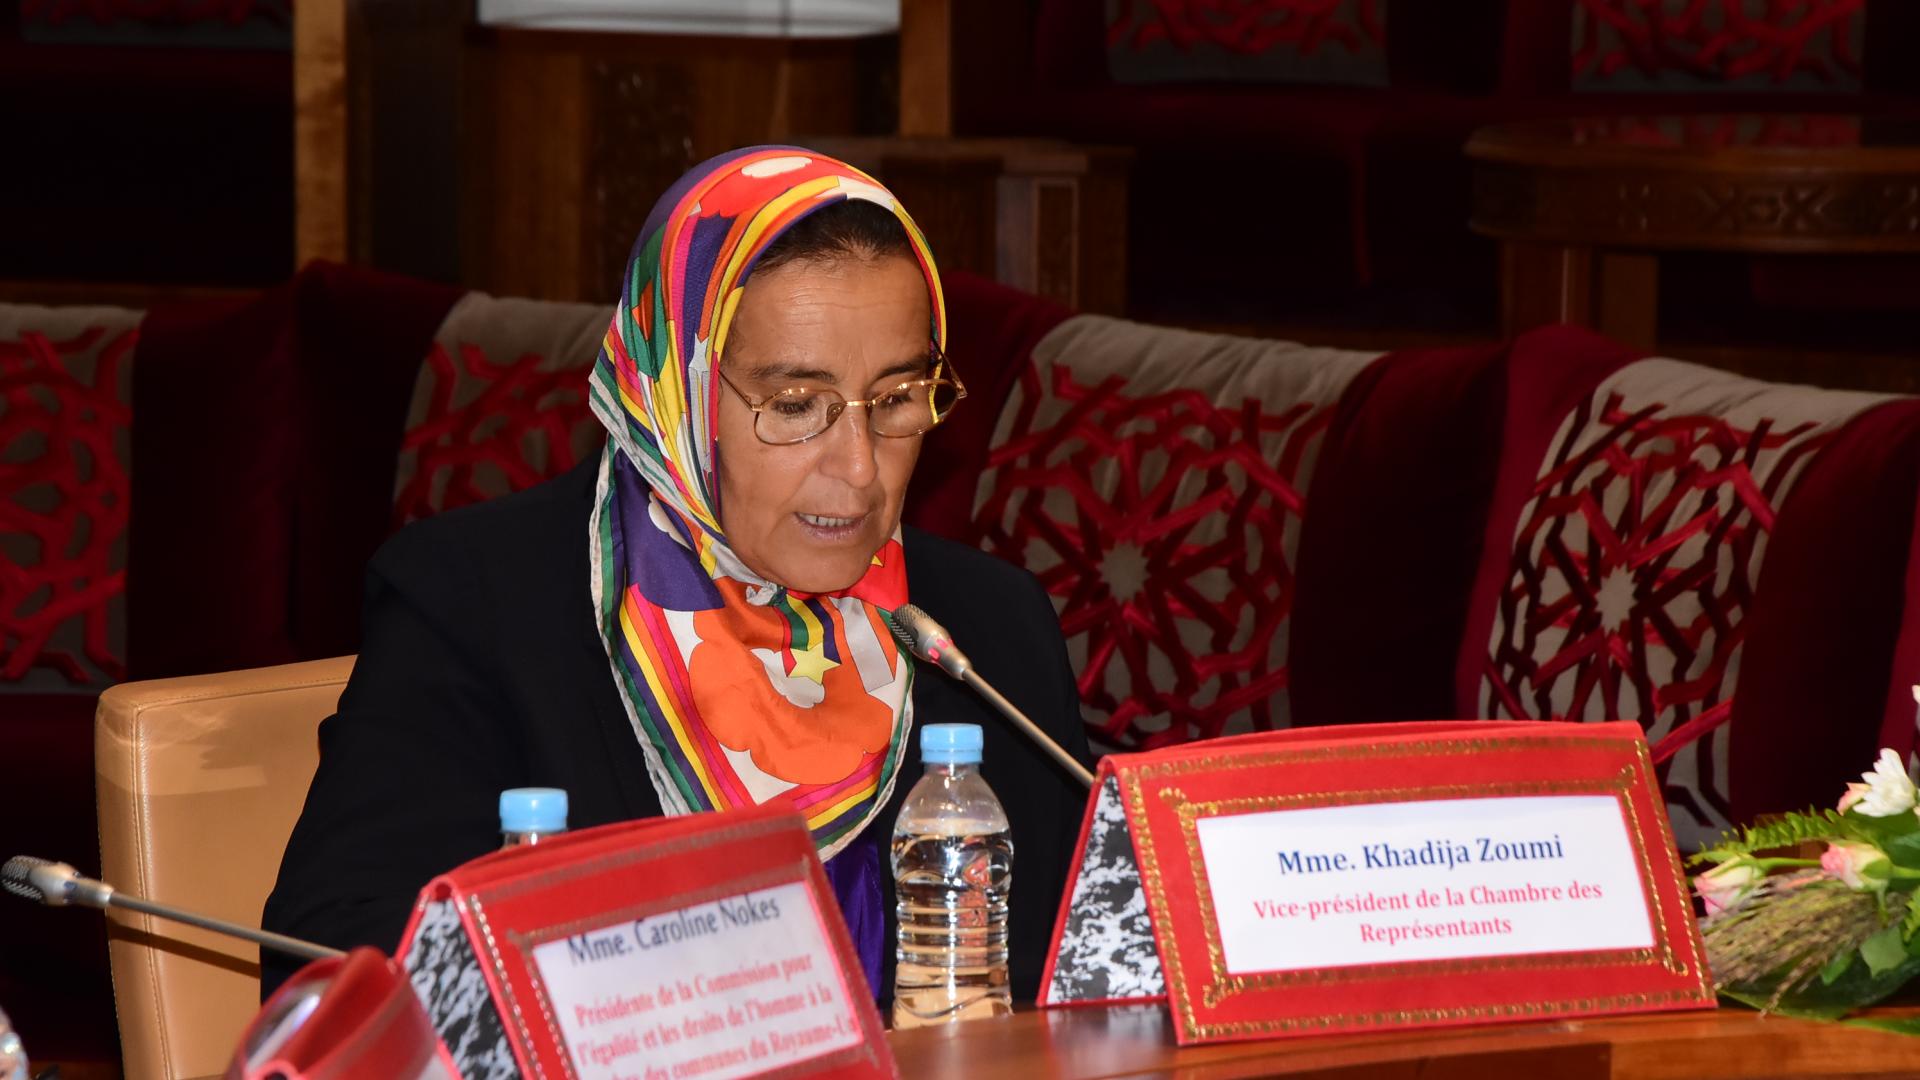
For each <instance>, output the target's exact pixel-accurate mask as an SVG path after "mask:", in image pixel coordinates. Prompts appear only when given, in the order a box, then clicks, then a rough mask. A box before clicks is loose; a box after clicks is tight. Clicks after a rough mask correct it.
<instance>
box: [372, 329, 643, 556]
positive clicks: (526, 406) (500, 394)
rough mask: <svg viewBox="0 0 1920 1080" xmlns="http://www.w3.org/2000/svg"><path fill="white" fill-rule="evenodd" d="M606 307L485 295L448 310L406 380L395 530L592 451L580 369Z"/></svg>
mask: <svg viewBox="0 0 1920 1080" xmlns="http://www.w3.org/2000/svg"><path fill="white" fill-rule="evenodd" d="M607 310H608V309H607V308H606V306H605V305H602V304H561V303H551V302H547V301H540V300H514V299H496V298H494V297H491V296H487V295H485V294H483V293H469V294H468V295H467V296H465V297H463V298H462V299H461V300H460V301H459V302H458V303H456V304H455V305H454V306H453V309H452V310H451V311H449V312H448V313H447V317H446V320H445V321H444V322H442V323H441V325H440V330H439V332H438V333H437V334H435V335H434V342H433V348H432V351H431V352H429V354H428V355H427V358H426V359H425V360H424V361H423V362H422V363H421V366H420V375H419V380H418V382H417V383H416V384H415V387H414V395H413V405H412V407H411V409H410V410H409V411H408V414H407V426H406V434H405V435H404V436H403V437H402V439H401V444H400V459H399V462H398V465H397V468H396V475H395V480H394V501H393V513H394V523H395V524H396V525H401V524H405V523H406V522H409V521H415V520H418V519H420V518H424V517H430V516H432V515H433V514H437V513H439V512H441V511H443V510H451V509H454V508H455V507H459V506H466V505H468V504H470V503H477V502H484V501H486V500H488V499H491V498H494V497H495V496H498V495H505V494H507V493H509V492H513V491H520V490H522V489H524V488H528V487H532V486H533V485H534V484H537V483H539V482H540V481H542V480H546V479H549V478H551V477H555V476H558V475H560V474H561V473H564V472H566V471H567V470H568V469H570V468H572V467H573V466H574V465H575V464H577V463H578V462H579V461H580V459H581V458H582V457H583V456H585V455H587V454H592V453H596V452H598V450H599V448H600V445H601V440H602V433H601V428H600V423H599V421H597V420H595V419H594V418H593V416H592V414H591V413H590V412H589V411H588V409H587V373H588V372H589V371H590V370H592V368H593V363H594V360H595V358H596V357H597V356H598V355H599V351H600V338H601V335H602V334H604V333H605V331H606V327H607V318H608V314H607Z"/></svg>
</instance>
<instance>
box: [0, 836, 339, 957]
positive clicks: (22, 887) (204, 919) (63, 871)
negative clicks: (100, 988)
mask: <svg viewBox="0 0 1920 1080" xmlns="http://www.w3.org/2000/svg"><path fill="white" fill-rule="evenodd" d="M0 889H5V890H6V891H7V892H10V893H12V894H13V895H15V896H18V897H21V898H22V899H25V900H32V901H34V902H36V903H41V904H45V905H47V906H48V907H66V906H67V905H69V904H81V905H84V906H86V907H94V908H99V909H100V910H102V911H105V910H106V909H107V908H109V907H117V908H126V909H128V910H130V911H139V912H144V913H146V914H148V915H157V916H159V917H160V918H162V919H171V920H173V921H174V922H183V923H186V924H187V925H188V926H198V927H200V928H201V929H203V930H211V931H213V932H214V933H216V934H225V935H227V936H228V937H237V938H240V939H242V940H244V941H251V942H253V943H254V944H256V945H264V946H266V947H267V948H269V949H273V950H275V951H277V952H283V953H286V954H287V955H289V956H297V957H299V958H301V959H302V960H324V959H326V958H327V957H330V956H345V955H346V953H343V952H341V951H340V950H339V949H329V948H327V947H326V946H325V945H315V944H314V943H313V942H311V941H301V940H300V939H299V938H290V937H287V936H286V935H284V934H275V933H270V932H268V931H266V930H255V929H254V928H252V927H250V926H241V925H239V924H238V923H230V922H228V921H226V920H225V919H216V918H213V917H212V916H210V915H199V914H195V913H194V912H191V911H183V910H181V909H180V908H177V907H172V906H170V905H167V904H161V903H156V902H154V901H152V900H143V899H141V898H140V897H138V896H134V895H132V894H131V893H124V892H121V891H120V890H118V889H115V888H114V887H113V886H111V885H109V884H107V883H106V882H104V881H95V880H94V879H92V878H89V877H81V876H80V874H79V872H78V871H76V870H75V869H74V868H73V867H71V866H68V865H67V864H66V863H58V862H48V861H47V860H46V859H36V858H34V857H33V856H31V855H15V856H14V857H13V858H11V859H8V860H7V861H6V864H5V865H0Z"/></svg>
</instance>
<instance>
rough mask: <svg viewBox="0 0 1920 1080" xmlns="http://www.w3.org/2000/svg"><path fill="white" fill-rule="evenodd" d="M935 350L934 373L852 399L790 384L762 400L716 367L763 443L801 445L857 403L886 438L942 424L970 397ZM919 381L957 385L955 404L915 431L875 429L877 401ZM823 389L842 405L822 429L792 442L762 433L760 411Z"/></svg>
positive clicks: (923, 431)
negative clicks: (892, 432) (790, 396)
mask: <svg viewBox="0 0 1920 1080" xmlns="http://www.w3.org/2000/svg"><path fill="white" fill-rule="evenodd" d="M931 351H932V359H933V374H932V375H930V376H928V377H926V378H923V379H908V380H906V381H904V382H902V383H900V384H899V385H897V386H893V387H889V388H888V389H887V390H885V391H882V392H881V393H878V394H875V395H874V396H873V397H870V398H867V399H866V400H864V401H852V400H849V399H848V398H847V397H846V396H845V395H843V394H841V393H840V391H838V390H835V389H833V388H832V387H828V386H789V387H787V388H786V389H784V390H777V391H775V392H773V393H771V394H768V395H767V396H766V397H764V398H761V399H760V400H759V401H755V400H753V399H752V398H750V397H748V396H747V394H746V391H744V390H742V389H740V388H739V387H738V386H735V385H734V384H733V380H732V379H729V378H727V373H726V372H725V371H716V372H715V374H717V375H719V376H720V381H721V382H723V383H726V384H727V389H729V390H731V391H733V392H734V394H735V395H736V396H737V397H739V399H740V403H741V404H742V405H745V406H746V407H747V409H748V410H749V411H750V412H752V413H753V437H754V438H756V439H759V440H760V441H761V442H763V443H766V445H768V446H799V445H801V444H802V443H808V442H812V441H813V440H815V439H817V438H819V437H820V436H822V435H825V434H826V433H827V432H829V431H832V430H833V425H835V424H837V423H839V422H840V417H841V416H842V415H843V414H844V413H845V412H846V411H847V410H848V409H851V408H853V407H854V406H856V405H858V406H861V407H862V408H865V409H866V410H867V431H868V433H870V434H873V435H877V436H879V437H880V438H883V439H917V438H919V437H920V436H922V435H925V434H926V433H927V432H929V431H932V430H933V429H934V428H937V427H939V426H940V425H941V424H944V423H946V420H947V417H949V416H951V415H953V408H954V406H958V405H959V404H960V403H961V402H962V401H965V400H966V399H967V387H966V384H965V383H963V382H961V381H960V377H959V376H958V375H953V374H952V371H951V369H950V366H949V364H948V361H947V354H946V353H944V352H941V351H940V349H939V348H938V347H935V348H934V349H932V350H931ZM943 371H944V372H946V373H947V375H949V376H951V377H942V372H943ZM916 384H920V385H926V386H929V387H931V386H936V385H946V386H951V387H953V389H954V398H953V406H949V407H948V408H947V411H946V412H944V413H941V414H940V415H938V416H936V417H934V418H933V423H931V424H928V425H927V426H926V427H924V428H921V429H920V430H919V431H916V432H914V433H913V434H911V435H889V434H887V433H886V432H884V431H878V430H875V428H874V426H873V406H874V403H875V402H878V401H881V400H883V399H885V398H887V397H890V396H892V395H894V394H897V393H899V392H900V391H902V390H904V389H906V388H907V387H909V386H914V385H916ZM821 393H827V394H832V395H834V396H835V397H838V398H839V399H840V405H839V407H838V408H835V407H834V406H832V405H828V406H827V422H826V424H825V425H824V426H822V427H821V428H820V430H819V431H816V432H814V433H813V434H811V435H809V436H807V437H806V438H804V439H795V440H793V441H792V442H768V441H767V439H766V437H765V436H763V435H761V434H760V414H761V413H763V412H765V411H766V409H767V406H769V405H771V404H773V403H774V402H775V401H776V400H778V399H779V398H781V397H784V396H785V395H788V394H821Z"/></svg>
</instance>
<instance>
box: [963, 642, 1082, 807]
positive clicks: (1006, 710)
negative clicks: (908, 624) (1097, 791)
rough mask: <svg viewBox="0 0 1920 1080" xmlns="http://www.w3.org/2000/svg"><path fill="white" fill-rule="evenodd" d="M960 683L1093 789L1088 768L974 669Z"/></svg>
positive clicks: (964, 673)
mask: <svg viewBox="0 0 1920 1080" xmlns="http://www.w3.org/2000/svg"><path fill="white" fill-rule="evenodd" d="M960 681H961V682H964V683H966V684H967V685H968V686H971V687H973V688H974V690H975V691H976V692H977V693H979V695H980V696H981V697H983V698H986V699H987V700H988V701H990V702H992V703H993V706H994V708H996V709H999V710H1000V712H1001V713H1002V714H1003V715H1005V716H1006V718H1007V719H1009V720H1011V721H1013V722H1014V723H1015V724H1017V725H1019V727H1020V730H1021V731H1023V732H1025V733H1026V736H1027V738H1028V739H1029V740H1031V741H1032V742H1034V743H1037V744H1038V745H1039V746H1040V748H1041V749H1043V750H1045V751H1046V752H1047V753H1048V754H1050V755H1052V756H1053V760H1055V761H1057V762H1059V763H1060V767H1061V768H1063V769H1065V770H1067V772H1069V773H1071V774H1073V778H1074V779H1075V780H1078V781H1080V783H1081V784H1082V785H1084V786H1086V787H1087V788H1088V789H1089V790H1091V789H1092V788H1093V774H1092V773H1090V772H1088V771H1087V767H1086V766H1085V765H1082V764H1080V763H1079V762H1078V761H1075V760H1074V758H1073V755H1072V754H1069V753H1067V752H1066V750H1064V749H1062V748H1061V746H1060V744H1059V743H1057V742H1054V741H1053V737H1052V736H1050V735H1048V734H1047V733H1046V732H1044V731H1042V730H1040V725H1038V724H1036V723H1034V722H1033V721H1032V720H1029V719H1027V714H1026V713H1023V712H1021V711H1020V710H1019V709H1017V708H1014V705H1013V702H1011V701H1008V700H1007V699H1006V698H1004V697H1001V696H1000V691H998V690H995V689H994V688H993V687H992V686H991V685H989V684H988V683H987V680H985V679H983V678H981V677H980V676H979V675H977V674H975V673H974V670H973V669H972V668H968V669H966V670H965V671H963V672H961V673H960Z"/></svg>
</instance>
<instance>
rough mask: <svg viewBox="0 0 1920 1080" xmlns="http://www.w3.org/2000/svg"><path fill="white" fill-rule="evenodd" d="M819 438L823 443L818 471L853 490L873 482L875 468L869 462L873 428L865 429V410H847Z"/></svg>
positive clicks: (866, 427)
mask: <svg viewBox="0 0 1920 1080" xmlns="http://www.w3.org/2000/svg"><path fill="white" fill-rule="evenodd" d="M821 438H822V439H823V440H825V442H826V444H827V445H826V446H825V447H824V448H823V450H824V452H823V453H822V454H821V456H820V471H821V472H823V473H825V474H826V475H828V476H831V477H833V478H834V479H836V480H840V481H842V482H844V483H846V484H848V485H850V486H852V487H857V488H863V487H866V486H867V485H868V484H870V483H872V482H873V477H874V473H875V472H876V471H877V466H876V465H875V463H874V460H873V429H872V428H871V427H869V426H868V417H867V410H866V409H864V408H861V407H859V406H853V407H850V408H848V409H847V410H846V411H845V412H843V413H841V414H840V419H839V421H838V422H837V423H835V424H834V425H833V426H832V427H830V428H828V429H827V431H826V433H825V434H824V435H822V436H821Z"/></svg>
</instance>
